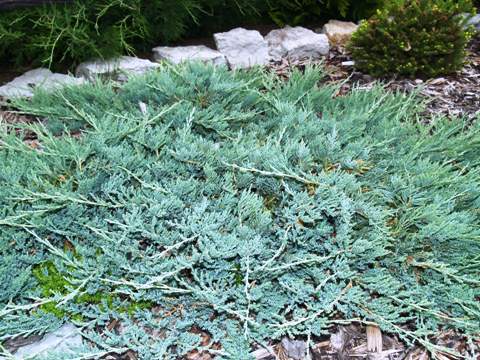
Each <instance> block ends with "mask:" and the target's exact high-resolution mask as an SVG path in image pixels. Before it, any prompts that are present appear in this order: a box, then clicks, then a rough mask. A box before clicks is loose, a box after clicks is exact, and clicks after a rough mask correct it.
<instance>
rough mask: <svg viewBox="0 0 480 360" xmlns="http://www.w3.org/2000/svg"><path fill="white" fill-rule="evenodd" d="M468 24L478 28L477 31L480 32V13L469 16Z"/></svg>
mask: <svg viewBox="0 0 480 360" xmlns="http://www.w3.org/2000/svg"><path fill="white" fill-rule="evenodd" d="M467 24H468V25H472V26H474V27H475V29H476V30H477V33H480V14H477V15H474V16H471V15H470V16H469V18H468V22H467Z"/></svg>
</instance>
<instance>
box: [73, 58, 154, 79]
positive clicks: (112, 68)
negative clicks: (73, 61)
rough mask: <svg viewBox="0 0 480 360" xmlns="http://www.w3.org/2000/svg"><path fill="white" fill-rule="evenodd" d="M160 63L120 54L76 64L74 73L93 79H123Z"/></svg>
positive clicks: (141, 72) (151, 68)
mask: <svg viewBox="0 0 480 360" xmlns="http://www.w3.org/2000/svg"><path fill="white" fill-rule="evenodd" d="M159 66H160V64H157V63H154V62H152V61H150V60H146V59H140V58H137V57H133V56H121V57H119V58H116V59H112V60H92V61H87V62H84V63H81V64H80V65H78V67H77V69H76V71H75V74H76V75H77V76H78V77H80V76H82V77H85V78H87V79H88V80H93V79H95V78H97V77H100V78H110V79H113V80H119V81H125V80H126V79H127V78H128V75H130V74H135V75H137V74H143V73H145V72H147V71H149V70H153V69H155V68H157V67H159Z"/></svg>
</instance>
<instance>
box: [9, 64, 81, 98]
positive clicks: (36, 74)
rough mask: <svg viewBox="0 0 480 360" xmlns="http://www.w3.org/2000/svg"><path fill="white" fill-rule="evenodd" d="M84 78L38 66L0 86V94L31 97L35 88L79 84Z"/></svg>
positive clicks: (10, 96) (52, 87) (46, 88)
mask: <svg viewBox="0 0 480 360" xmlns="http://www.w3.org/2000/svg"><path fill="white" fill-rule="evenodd" d="M83 82H84V79H81V78H75V77H73V76H70V75H65V74H56V73H52V72H51V71H50V70H48V69H44V68H39V69H34V70H30V71H27V72H26V73H25V74H23V75H21V76H19V77H16V78H15V79H13V80H12V81H10V82H9V83H7V84H5V85H3V86H1V87H0V96H3V97H6V98H15V97H32V96H33V91H34V89H35V88H42V89H45V90H54V89H57V88H60V87H62V86H66V85H79V84H82V83H83Z"/></svg>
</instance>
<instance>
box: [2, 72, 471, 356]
mask: <svg viewBox="0 0 480 360" xmlns="http://www.w3.org/2000/svg"><path fill="white" fill-rule="evenodd" d="M324 76H325V74H323V73H322V70H321V69H320V68H312V67H307V68H306V69H305V71H304V72H303V73H300V72H298V71H294V72H293V73H291V74H288V76H287V78H288V80H287V81H282V80H280V79H279V78H278V77H277V76H276V75H274V74H271V73H267V72H263V71H261V70H255V71H248V72H245V71H235V72H228V71H227V70H226V69H222V68H213V67H209V66H205V65H200V64H192V65H184V66H179V67H172V66H166V65H165V66H162V67H161V68H160V69H159V71H154V72H151V73H148V74H147V75H145V76H144V77H137V78H134V79H132V80H130V81H129V82H128V83H126V84H124V85H122V86H120V87H119V86H118V84H114V83H110V82H107V83H104V84H102V83H94V84H86V85H83V86H82V87H79V88H73V87H72V88H67V89H65V90H62V91H61V92H59V91H57V92H54V93H53V94H45V93H43V94H42V93H40V94H37V95H36V97H34V98H33V100H32V101H19V102H17V103H16V104H15V105H16V106H17V107H18V108H20V109H21V110H22V111H24V112H25V113H27V114H30V115H34V116H36V117H38V118H39V119H40V120H41V122H35V121H34V122H33V123H31V124H29V123H18V122H14V123H13V124H9V123H8V122H7V123H3V124H2V126H3V129H2V131H1V132H0V134H1V135H0V136H1V138H0V139H1V140H0V144H1V145H0V163H1V164H2V167H1V168H0V179H1V182H2V186H1V188H0V209H1V210H0V212H1V213H0V247H1V249H2V253H3V255H4V256H3V257H2V258H1V260H0V278H1V279H3V281H2V283H1V286H2V289H1V291H0V294H1V296H2V297H1V299H0V302H1V303H2V304H3V309H2V310H0V314H1V318H2V320H1V321H0V339H1V340H2V341H5V340H7V339H10V338H12V337H13V336H27V335H30V334H32V333H44V332H47V331H51V330H53V329H55V328H57V327H58V326H59V325H60V324H61V323H63V322H65V321H68V322H71V323H74V324H75V325H76V326H77V327H78V329H80V330H81V331H82V334H83V339H84V340H83V344H82V346H79V347H78V348H77V349H76V352H75V354H76V355H75V356H77V357H78V358H80V357H82V356H83V357H84V358H85V357H88V356H91V357H95V356H96V357H102V356H107V355H108V354H110V355H111V356H113V355H114V354H117V355H119V356H121V357H124V358H140V359H149V358H162V357H167V358H182V357H186V358H189V357H193V356H196V355H199V354H202V356H203V355H205V354H210V355H209V356H219V357H224V358H236V359H249V358H252V352H254V351H256V350H259V349H262V348H267V349H268V348H269V347H271V346H274V345H276V344H278V343H279V342H280V340H282V339H285V338H287V337H290V338H292V339H293V338H295V339H297V340H301V341H305V342H306V344H308V347H309V348H310V349H311V352H312V353H315V352H317V350H318V352H319V353H322V351H323V352H324V355H325V352H327V353H330V352H332V350H331V349H330V350H325V349H324V350H321V348H322V345H321V344H324V343H323V342H324V341H325V337H327V339H330V340H329V341H330V342H329V344H327V345H324V346H327V347H331V346H332V341H331V339H332V338H331V337H330V334H331V333H335V334H338V332H339V331H343V330H341V329H344V330H345V331H347V330H348V329H350V330H349V331H353V330H355V328H348V327H347V326H348V325H349V324H353V325H358V324H363V325H368V326H374V327H379V328H380V329H381V330H382V332H383V333H384V334H385V336H387V337H388V338H389V339H392V340H391V343H394V344H395V345H394V346H397V345H398V344H402V346H404V348H405V349H407V348H411V347H412V346H419V347H420V348H421V349H426V350H428V351H430V353H432V354H434V355H437V356H441V355H442V354H443V355H444V356H447V355H448V354H450V355H451V356H459V355H464V356H466V355H468V354H470V355H471V354H472V353H473V351H474V349H475V346H476V345H475V343H474V341H475V336H477V335H478V333H479V331H480V328H479V323H480V322H479V320H480V316H479V314H480V309H479V303H478V297H479V296H480V289H479V285H480V283H479V281H478V279H479V276H480V273H479V269H480V263H479V259H478V253H479V250H480V242H479V236H480V233H479V230H478V229H479V225H480V218H479V212H478V209H479V206H480V203H479V199H480V181H479V171H480V163H479V161H478V159H479V151H480V150H479V149H480V128H479V126H480V125H479V124H478V122H474V123H473V124H471V122H468V121H467V120H466V119H464V120H462V119H458V120H457V121H449V120H448V119H445V118H443V117H441V116H439V115H435V114H432V115H429V119H430V120H432V117H433V119H434V120H435V121H428V122H426V121H424V115H423V114H424V110H425V109H424V108H423V107H422V106H421V104H419V103H418V100H417V99H416V98H415V97H414V96H409V95H406V94H401V93H392V92H387V91H385V90H384V89H383V88H382V87H381V86H373V87H369V88H362V87H352V88H350V89H349V90H348V91H339V90H341V86H339V85H338V84H326V83H325V80H324ZM322 83H323V85H320V86H319V84H322ZM26 138H27V140H31V139H33V140H35V142H34V144H35V145H34V146H32V145H31V142H30V143H26V142H25V141H24V140H25V139H26ZM452 294H455V301H452V300H451V295H452ZM342 326H344V327H342ZM360 329H361V330H360V332H362V333H363V328H360ZM440 333H441V334H447V335H448V334H450V339H457V338H458V339H461V340H462V341H461V346H456V345H454V346H451V345H452V344H451V343H449V342H445V341H443V340H441V339H443V338H442V337H439V334H440ZM455 334H458V335H455ZM447 335H445V336H447ZM442 336H443V335H442ZM447 338H448V336H447ZM358 341H362V340H361V339H360V340H358ZM452 341H453V340H452ZM385 343H387V338H386V339H385ZM457 343H458V342H457ZM457 343H455V344H457ZM463 344H470V345H471V346H464V345H463ZM344 345H345V349H346V350H345V352H346V353H349V352H350V354H352V353H355V351H350V350H348V349H350V348H349V346H353V345H351V343H350V342H348V344H347V343H346V342H345V341H344ZM357 345H358V344H357ZM394 348H395V347H391V348H388V347H387V348H386V349H387V350H389V349H394ZM319 349H320V350H319ZM397 349H398V346H397ZM342 351H344V350H342ZM402 351H403V350H402ZM419 351H420V352H422V351H423V350H419ZM334 353H335V352H334ZM337 353H339V351H337ZM402 353H403V354H404V355H405V354H406V353H408V351H403V352H402ZM92 354H93V355H92ZM452 354H453V355H452ZM326 355H328V354H326ZM55 356H56V357H54V358H55V359H59V358H60V357H59V356H60V355H55ZM63 356H64V358H65V356H67V357H66V358H72V355H71V354H69V355H63ZM205 356H207V355H205ZM352 356H353V355H352ZM392 356H393V353H392Z"/></svg>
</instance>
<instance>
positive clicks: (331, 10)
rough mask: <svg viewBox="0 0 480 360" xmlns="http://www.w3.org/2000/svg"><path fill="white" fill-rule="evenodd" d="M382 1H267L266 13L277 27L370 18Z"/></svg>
mask: <svg viewBox="0 0 480 360" xmlns="http://www.w3.org/2000/svg"><path fill="white" fill-rule="evenodd" d="M384 2H385V1H384V0H355V1H353V0H296V1H291V0H269V1H268V13H269V15H270V17H271V18H272V19H273V21H275V23H276V24H277V25H279V26H284V25H286V24H288V25H300V24H304V23H305V22H307V23H308V22H311V23H316V22H318V20H319V19H323V20H327V19H328V18H346V19H351V20H359V19H365V18H368V17H370V16H371V15H373V14H374V12H375V10H377V9H381V8H382V7H383V6H384Z"/></svg>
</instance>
